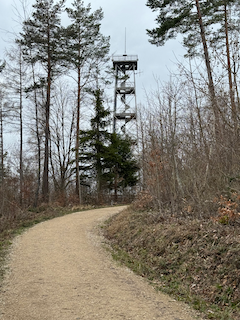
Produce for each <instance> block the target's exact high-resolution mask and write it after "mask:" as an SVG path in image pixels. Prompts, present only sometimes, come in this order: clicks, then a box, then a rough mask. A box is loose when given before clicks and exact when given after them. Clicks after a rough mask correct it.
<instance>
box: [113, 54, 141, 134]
mask: <svg viewBox="0 0 240 320" xmlns="http://www.w3.org/2000/svg"><path fill="white" fill-rule="evenodd" d="M112 61H113V68H114V70H115V89H114V112H113V132H116V131H117V130H118V124H120V128H121V130H122V132H124V133H125V132H126V126H127V124H128V123H129V122H130V121H132V120H136V81H135V71H136V70H137V67H138V56H137V55H127V54H124V55H116V56H113V57H112Z"/></svg>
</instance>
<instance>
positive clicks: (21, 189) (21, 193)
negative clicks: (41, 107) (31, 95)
mask: <svg viewBox="0 0 240 320" xmlns="http://www.w3.org/2000/svg"><path fill="white" fill-rule="evenodd" d="M19 49H20V51H19V77H20V81H19V120H20V155H19V158H20V159H19V160H20V164H19V171H20V199H19V202H20V206H22V204H23V117H22V110H23V88H22V85H23V81H22V50H21V47H20V48H19Z"/></svg>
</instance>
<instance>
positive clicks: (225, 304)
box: [104, 208, 240, 320]
mask: <svg viewBox="0 0 240 320" xmlns="http://www.w3.org/2000/svg"><path fill="white" fill-rule="evenodd" d="M217 220H218V219H217ZM104 233H105V237H106V238H107V239H108V240H109V242H110V245H111V247H112V254H113V257H114V258H115V259H117V260H119V261H121V262H122V263H124V264H125V265H127V266H128V267H129V268H131V269H132V270H133V271H134V272H136V273H137V274H139V275H141V276H143V277H146V278H148V279H149V281H150V282H151V283H152V284H153V285H154V286H155V288H156V289H157V290H161V291H163V292H165V293H168V294H171V295H173V296H174V297H175V298H177V299H178V300H182V301H185V302H187V303H189V304H190V305H191V306H193V307H194V308H195V309H197V310H199V311H200V312H202V313H203V314H204V316H205V317H206V318H207V319H221V320H230V319H234V320H237V319H240V234H239V227H236V226H234V225H231V224H223V223H222V221H221V219H220V221H212V220H210V219H208V220H204V219H194V218H190V217H188V218H187V217H185V218H181V219H177V218H176V217H171V216H168V217H166V216H164V215H161V214H159V213H157V212H155V213H154V212H152V211H148V212H147V211H139V212H137V211H134V210H133V209H131V208H130V209H128V210H126V211H124V212H122V213H120V214H118V215H117V216H115V217H113V218H111V219H110V220H109V221H108V222H107V223H106V225H105V227H104Z"/></svg>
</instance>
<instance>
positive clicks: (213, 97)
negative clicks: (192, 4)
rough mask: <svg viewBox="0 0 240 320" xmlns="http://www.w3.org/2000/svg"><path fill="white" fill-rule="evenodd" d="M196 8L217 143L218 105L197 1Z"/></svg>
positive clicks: (218, 131)
mask: <svg viewBox="0 0 240 320" xmlns="http://www.w3.org/2000/svg"><path fill="white" fill-rule="evenodd" d="M196 8H197V14H198V20H199V27H200V30H201V38H202V44H203V50H204V57H205V64H206V68H207V74H208V88H209V93H210V99H211V104H212V108H213V113H214V122H215V123H214V135H215V140H216V141H219V139H220V137H219V133H220V130H219V129H220V128H219V111H218V105H217V100H216V95H215V88H214V83H213V78H212V68H211V64H210V59H209V53H208V46H207V41H206V35H205V30H204V26H203V21H202V13H201V9H200V4H199V1H198V0H196Z"/></svg>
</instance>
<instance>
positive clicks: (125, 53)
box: [124, 27, 127, 55]
mask: <svg viewBox="0 0 240 320" xmlns="http://www.w3.org/2000/svg"><path fill="white" fill-rule="evenodd" d="M124 55H127V28H126V27H125V52H124Z"/></svg>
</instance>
